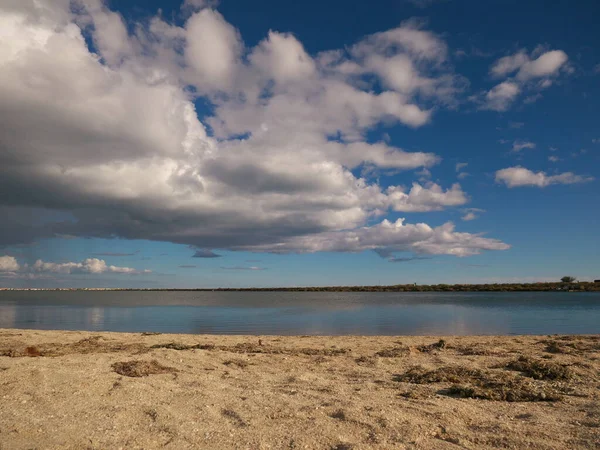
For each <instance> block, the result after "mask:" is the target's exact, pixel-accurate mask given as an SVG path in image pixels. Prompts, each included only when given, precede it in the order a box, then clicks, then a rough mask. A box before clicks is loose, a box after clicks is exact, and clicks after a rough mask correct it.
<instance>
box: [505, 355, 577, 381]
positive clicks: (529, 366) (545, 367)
mask: <svg viewBox="0 0 600 450" xmlns="http://www.w3.org/2000/svg"><path fill="white" fill-rule="evenodd" d="M506 368H507V369H510V370H516V371H519V372H522V373H523V375H526V376H528V377H530V378H533V379H535V380H569V379H570V378H571V377H572V376H573V374H572V372H571V369H570V368H569V367H568V366H564V365H562V364H556V363H552V362H548V361H539V360H535V359H532V358H528V357H527V356H521V357H519V359H516V360H514V361H511V362H509V363H508V365H507V366H506Z"/></svg>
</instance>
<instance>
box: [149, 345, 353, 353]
mask: <svg viewBox="0 0 600 450" xmlns="http://www.w3.org/2000/svg"><path fill="white" fill-rule="evenodd" d="M150 348H151V349H156V348H166V349H170V350H220V351H223V352H230V353H265V354H271V355H290V356H297V355H307V356H319V355H321V356H339V355H345V354H346V353H349V352H351V351H352V350H350V349H347V348H283V347H272V346H268V345H265V344H263V343H262V342H261V343H260V344H253V343H251V342H242V343H239V344H236V345H233V346H231V345H229V346H228V345H219V346H216V345H213V344H196V345H186V344H180V343H177V342H170V343H167V344H155V345H153V346H151V347H150Z"/></svg>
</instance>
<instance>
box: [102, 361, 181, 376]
mask: <svg viewBox="0 0 600 450" xmlns="http://www.w3.org/2000/svg"><path fill="white" fill-rule="evenodd" d="M111 367H112V369H113V370H114V371H115V372H117V373H118V374H119V375H124V376H126V377H146V376H148V375H156V374H161V373H173V372H178V370H177V369H175V368H174V367H167V366H163V365H162V364H160V363H159V362H158V361H157V360H155V359H153V360H151V361H122V362H116V363H114V364H113V365H112V366H111Z"/></svg>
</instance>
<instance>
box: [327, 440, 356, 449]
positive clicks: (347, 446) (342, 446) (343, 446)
mask: <svg viewBox="0 0 600 450" xmlns="http://www.w3.org/2000/svg"><path fill="white" fill-rule="evenodd" d="M353 448H354V445H352V444H348V443H346V442H342V443H340V444H336V445H334V446H333V447H331V450H352V449H353Z"/></svg>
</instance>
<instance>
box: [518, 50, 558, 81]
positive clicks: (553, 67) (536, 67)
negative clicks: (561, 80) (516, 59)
mask: <svg viewBox="0 0 600 450" xmlns="http://www.w3.org/2000/svg"><path fill="white" fill-rule="evenodd" d="M568 59H569V57H568V56H567V54H566V53H565V52H563V51H562V50H552V51H549V52H546V53H544V54H543V55H541V56H539V57H538V58H537V59H535V60H533V61H527V62H526V63H525V64H523V65H522V66H521V68H520V69H519V72H518V73H517V79H518V80H522V81H527V80H530V79H532V78H540V77H546V76H550V75H555V74H556V73H557V72H558V70H559V69H560V68H561V67H563V65H564V64H565V63H566V62H567V60H568Z"/></svg>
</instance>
